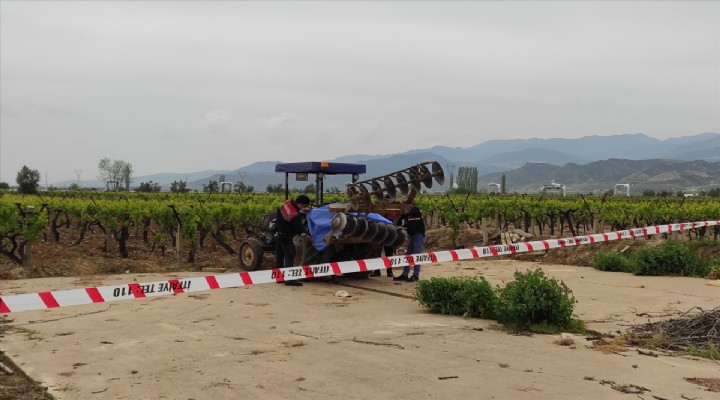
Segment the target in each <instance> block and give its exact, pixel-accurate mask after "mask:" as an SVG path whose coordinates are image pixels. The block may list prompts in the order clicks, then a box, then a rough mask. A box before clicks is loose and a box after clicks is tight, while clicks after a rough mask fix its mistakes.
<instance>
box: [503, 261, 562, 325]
mask: <svg viewBox="0 0 720 400" xmlns="http://www.w3.org/2000/svg"><path fill="white" fill-rule="evenodd" d="M574 307H575V297H574V296H573V295H572V292H571V291H570V290H569V289H568V288H567V287H566V286H565V284H564V283H562V282H558V281H557V280H555V279H553V278H547V277H546V276H545V273H544V272H543V271H542V270H541V269H539V268H537V269H535V270H533V271H527V272H519V271H516V272H515V280H514V281H513V282H510V283H508V284H507V285H506V286H505V287H504V288H502V289H500V291H499V296H498V306H497V311H496V313H495V315H496V317H497V320H498V322H500V323H502V324H504V325H509V326H511V327H514V328H518V329H528V328H530V327H531V326H533V325H550V326H556V327H558V328H560V329H562V328H565V327H568V326H569V325H570V324H571V322H572V315H573V310H574Z"/></svg>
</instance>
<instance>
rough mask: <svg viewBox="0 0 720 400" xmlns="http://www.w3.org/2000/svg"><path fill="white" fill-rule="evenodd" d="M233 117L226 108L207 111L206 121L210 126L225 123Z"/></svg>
mask: <svg viewBox="0 0 720 400" xmlns="http://www.w3.org/2000/svg"><path fill="white" fill-rule="evenodd" d="M232 119H233V117H232V115H230V113H228V112H227V111H225V110H212V111H208V112H206V113H205V123H206V124H208V125H210V126H218V125H225V124H227V123H228V122H229V121H231V120H232Z"/></svg>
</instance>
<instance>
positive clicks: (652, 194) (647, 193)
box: [642, 189, 655, 197]
mask: <svg viewBox="0 0 720 400" xmlns="http://www.w3.org/2000/svg"><path fill="white" fill-rule="evenodd" d="M642 195H643V197H655V191H654V190H652V189H646V190H643V191H642Z"/></svg>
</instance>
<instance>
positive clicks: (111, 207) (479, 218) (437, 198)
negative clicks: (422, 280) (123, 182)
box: [0, 192, 720, 265]
mask: <svg viewBox="0 0 720 400" xmlns="http://www.w3.org/2000/svg"><path fill="white" fill-rule="evenodd" d="M283 199H284V198H283V196H282V195H276V194H229V193H212V194H208V193H203V194H199V193H194V194H190V193H186V194H169V193H116V192H57V193H50V192H46V193H42V194H38V195H28V196H22V195H17V194H13V193H3V194H2V196H1V197H0V239H1V240H2V246H1V248H0V251H1V252H2V256H3V259H4V260H5V261H4V262H3V263H5V264H6V263H7V260H10V263H11V264H14V265H24V264H26V263H27V262H28V258H29V257H32V254H33V250H32V249H33V246H34V245H36V244H38V243H41V244H51V245H54V246H58V247H60V248H63V249H65V250H67V251H72V249H74V248H79V247H80V246H81V245H82V244H83V243H85V242H88V241H93V242H94V243H102V247H103V251H104V252H105V254H106V257H111V258H115V259H126V258H128V257H131V256H135V257H138V256H144V255H148V254H151V255H156V256H160V257H167V258H171V259H172V258H173V257H171V256H174V259H175V260H176V261H179V262H184V263H189V264H191V265H192V264H194V263H198V262H202V261H203V257H205V256H206V255H208V254H211V253H216V252H218V251H219V252H223V253H226V254H228V255H236V253H237V250H238V243H239V242H240V241H241V240H243V239H244V238H246V237H247V236H248V235H254V234H256V233H257V232H256V230H257V229H258V227H259V226H260V224H261V222H262V217H263V215H264V214H265V213H267V212H269V211H272V210H274V209H275V208H276V207H277V206H278V205H279V204H280V203H281V202H282V201H283ZM325 200H326V202H346V199H345V197H344V195H342V194H327V195H326V197H325ZM415 203H416V204H417V205H418V206H419V207H420V208H421V209H422V210H423V212H424V214H425V218H426V220H427V222H428V225H429V228H439V227H444V228H445V231H446V232H447V239H448V240H449V242H447V243H445V245H447V246H459V245H462V244H463V243H462V241H461V240H460V233H461V231H463V230H467V229H472V230H478V231H480V230H486V231H487V232H488V233H489V235H488V236H489V237H490V238H492V237H493V235H492V234H493V233H497V232H499V231H500V230H502V229H504V228H506V227H508V226H509V225H510V224H512V225H513V226H514V227H517V228H520V229H522V230H524V231H526V232H528V233H530V234H532V235H533V236H535V237H544V238H558V237H569V236H579V235H586V234H591V233H598V232H606V231H610V230H622V229H630V228H640V227H644V226H649V225H662V224H668V223H674V222H688V221H704V220H716V219H718V216H720V201H718V200H716V199H710V198H684V197H683V198H680V197H672V198H669V197H668V198H649V197H607V198H605V197H603V198H600V197H584V196H579V197H566V198H558V197H546V198H542V197H530V196H487V195H485V196H477V195H438V194H433V195H428V194H421V195H419V196H418V197H417V198H416V201H415ZM712 229H713V232H712V233H711V234H712V236H713V237H715V238H716V237H717V235H718V230H717V228H712ZM691 234H695V235H697V236H700V237H702V236H705V235H706V234H707V232H706V228H698V229H697V230H694V231H693V232H691ZM495 236H497V235H495Z"/></svg>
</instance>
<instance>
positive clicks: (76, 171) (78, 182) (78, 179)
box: [75, 169, 82, 189]
mask: <svg viewBox="0 0 720 400" xmlns="http://www.w3.org/2000/svg"><path fill="white" fill-rule="evenodd" d="M80 174H82V170H81V169H76V170H75V175H77V186H78V189H80Z"/></svg>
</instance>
